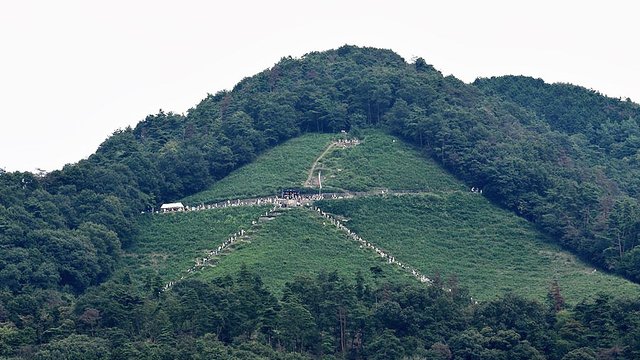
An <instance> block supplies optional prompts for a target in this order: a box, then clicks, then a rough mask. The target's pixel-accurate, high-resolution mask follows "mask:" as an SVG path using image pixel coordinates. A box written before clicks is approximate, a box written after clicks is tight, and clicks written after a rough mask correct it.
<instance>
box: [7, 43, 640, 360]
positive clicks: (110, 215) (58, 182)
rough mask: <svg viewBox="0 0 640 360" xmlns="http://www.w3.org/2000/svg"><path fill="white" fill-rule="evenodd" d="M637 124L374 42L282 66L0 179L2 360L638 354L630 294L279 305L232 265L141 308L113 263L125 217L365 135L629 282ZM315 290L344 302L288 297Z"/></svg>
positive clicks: (392, 294)
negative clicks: (318, 146)
mask: <svg viewBox="0 0 640 360" xmlns="http://www.w3.org/2000/svg"><path fill="white" fill-rule="evenodd" d="M639 114H640V106H638V105H637V104H634V103H632V102H630V101H620V100H617V99H611V98H607V97H605V96H602V95H600V94H598V93H596V92H594V91H591V90H587V89H584V88H580V87H576V86H571V85H565V84H555V85H549V84H545V83H544V82H543V81H541V80H535V79H531V78H525V77H502V78H491V79H479V80H477V81H476V82H475V83H474V84H465V83H463V82H461V81H459V80H457V79H456V78H454V77H452V76H447V77H444V76H442V74H441V73H440V72H438V71H437V70H436V69H434V68H433V67H432V66H430V65H428V64H427V63H426V61H425V60H423V59H416V60H415V61H414V62H412V63H407V62H406V61H405V60H404V59H402V58H401V57H400V56H398V55H397V54H395V53H393V52H391V51H388V50H379V49H371V48H358V47H353V46H344V47H341V48H339V49H336V50H331V51H326V52H322V53H310V54H307V55H305V56H304V57H302V58H300V59H293V58H283V59H282V60H281V61H280V62H278V63H277V64H275V65H274V66H273V67H272V68H271V69H268V70H265V71H263V72H261V73H259V74H257V75H255V76H252V77H250V78H246V79H244V80H242V81H240V82H239V83H238V84H237V85H236V86H235V87H234V88H233V90H231V91H221V92H218V93H216V94H214V95H208V96H207V97H206V98H205V99H204V100H202V101H201V102H200V103H199V104H198V105H197V106H196V107H195V108H192V109H190V110H189V111H188V114H187V115H186V116H184V115H178V114H173V113H165V112H162V111H160V112H159V113H158V114H155V115H150V116H148V117H147V118H146V119H144V121H141V122H140V123H139V124H138V125H137V126H136V127H135V128H127V129H122V130H118V131H116V132H115V133H114V134H113V135H112V136H111V137H109V138H108V139H107V140H106V141H105V142H104V143H103V144H102V145H100V147H99V148H98V150H97V151H96V153H95V154H93V155H91V156H90V157H89V158H88V159H85V160H81V161H80V162H78V163H76V164H70V165H67V166H65V167H64V168H63V169H62V170H58V171H53V172H51V173H42V174H32V173H22V172H14V173H9V172H4V171H0V247H1V251H0V356H7V357H11V356H24V357H32V356H35V357H36V358H50V357H54V356H56V357H61V356H62V357H64V356H68V357H69V358H74V357H73V356H74V355H73V354H74V352H75V354H76V355H77V354H78V353H82V352H91V351H92V352H93V354H94V357H95V358H109V357H113V358H139V357H142V354H152V353H154V352H155V353H156V354H157V355H158V357H160V355H161V354H166V355H164V356H167V357H168V358H172V357H176V353H175V352H176V351H178V352H183V353H184V354H190V355H184V357H185V358H188V357H192V358H204V357H209V356H210V354H212V352H217V351H220V352H224V353H225V354H227V355H225V356H228V357H229V358H234V357H240V358H242V357H247V358H252V357H266V358H272V357H277V356H281V357H285V358H286V357H288V356H291V357H292V358H295V357H296V356H298V355H299V356H301V357H303V356H321V355H325V354H326V355H335V356H337V357H343V356H344V357H352V358H359V357H367V358H375V356H377V354H382V353H383V352H382V351H383V350H382V349H380V350H379V351H378V350H375V349H376V346H380V347H382V344H384V348H385V349H384V350H385V351H386V350H388V351H391V349H394V350H393V351H394V353H393V354H388V355H386V356H385V357H384V358H394V357H396V358H397V357H401V356H417V357H426V358H428V357H435V356H436V354H437V356H442V357H443V358H450V357H451V356H453V357H454V358H518V357H520V358H535V357H536V356H544V357H547V358H552V359H556V358H558V359H560V358H563V357H565V358H567V359H571V358H588V357H589V356H591V357H594V358H595V357H600V358H637V357H638V355H639V353H638V351H640V344H639V343H638V340H637V339H639V338H640V336H639V335H638V334H639V331H640V329H639V327H638V324H639V323H640V321H638V311H639V307H640V303H639V302H638V301H635V302H633V301H623V300H617V299H608V298H606V297H602V298H600V299H599V300H598V301H596V302H595V303H584V304H581V305H580V306H577V307H576V308H574V309H570V311H567V310H562V306H560V305H561V304H560V303H561V301H559V299H561V296H560V294H559V292H558V291H555V292H553V291H552V292H551V297H552V298H554V299H555V302H554V304H555V305H554V306H551V307H550V306H547V305H545V304H537V303H533V302H528V301H527V300H524V299H519V298H516V297H513V296H509V295H505V297H503V298H502V299H501V300H499V301H496V302H492V303H489V304H482V305H481V306H474V305H473V304H469V303H466V302H462V300H460V299H457V298H456V296H455V294H441V293H438V291H437V290H436V289H435V288H434V289H432V290H430V291H425V290H417V289H398V288H394V286H393V285H391V284H390V285H389V288H384V289H369V290H367V291H365V290H364V288H363V286H362V284H361V285H357V284H356V285H350V283H349V282H347V281H344V280H342V279H333V278H331V276H329V275H326V276H325V277H322V278H319V279H307V280H306V281H307V282H308V283H305V282H301V281H302V280H296V281H293V279H292V282H291V284H290V285H289V287H288V288H287V289H286V291H285V292H284V293H285V295H284V296H283V297H282V298H280V299H277V298H275V297H274V295H272V294H269V293H268V292H265V290H264V289H262V288H261V286H260V281H259V279H258V278H256V277H255V276H249V275H247V274H246V273H242V274H239V275H238V278H237V279H226V280H225V281H221V282H218V283H215V284H205V283H197V284H196V283H191V282H185V283H184V284H179V286H177V287H176V288H175V289H174V290H172V291H170V292H169V293H167V294H163V295H162V296H160V297H159V296H158V292H157V288H156V287H157V281H155V280H154V279H148V281H146V282H145V283H144V284H138V283H135V282H132V281H131V280H130V279H129V280H127V276H126V274H121V273H119V272H118V264H119V261H120V256H121V252H122V249H123V248H126V247H128V246H131V239H132V232H133V231H134V227H133V221H135V218H136V216H138V214H140V212H141V211H149V210H151V209H153V208H155V207H157V206H158V205H159V204H161V203H162V202H165V201H171V200H176V199H179V198H181V197H184V196H187V195H191V194H194V193H196V192H198V191H201V190H203V189H205V188H207V187H208V186H210V185H211V184H213V183H215V182H216V181H218V180H219V179H221V178H223V177H225V176H226V175H227V174H229V173H230V172H231V171H232V170H234V169H236V168H238V167H240V166H242V165H243V164H247V163H249V162H251V161H252V160H253V159H255V157H256V156H257V155H258V154H260V153H262V152H263V151H265V150H266V149H269V148H271V147H273V146H275V145H278V144H280V143H282V142H283V141H285V140H287V139H290V138H292V137H295V136H297V135H299V134H301V133H305V132H339V131H341V130H349V131H351V132H352V133H353V134H355V135H357V133H358V131H359V130H360V129H363V128H367V127H376V128H381V129H384V130H385V131H388V132H390V133H393V134H396V135H399V136H401V137H402V138H404V139H405V140H407V141H409V142H411V143H413V144H415V145H416V146H417V147H419V148H421V149H423V150H424V152H425V156H431V157H433V158H434V159H436V160H437V161H438V162H439V163H440V164H441V165H442V166H443V167H445V168H446V169H447V170H449V171H450V172H452V173H453V174H455V175H456V176H458V177H459V178H460V179H462V180H464V181H465V182H466V183H467V184H468V185H469V186H474V187H478V188H481V189H483V191H484V194H485V195H486V196H487V197H488V198H489V199H491V200H492V201H493V202H495V203H496V204H499V205H500V206H503V207H505V208H508V209H511V210H513V211H514V212H516V213H518V214H519V215H521V216H523V217H525V218H527V219H529V220H531V221H533V222H534V223H535V224H537V225H538V226H539V227H540V228H541V229H543V230H544V231H545V232H546V233H548V234H550V235H551V236H552V237H553V238H554V239H556V240H557V241H558V242H559V243H560V244H561V245H562V246H564V247H565V248H567V249H570V250H571V251H573V252H574V253H576V254H578V255H580V256H581V257H582V258H583V259H585V260H587V261H589V262H591V263H592V264H594V265H596V266H599V267H601V268H602V269H604V270H607V271H611V272H614V273H617V274H620V275H622V276H625V277H626V278H628V279H630V280H633V281H636V282H640V246H638V245H640V239H639V238H638V233H639V231H640V216H638V215H639V214H640V207H639V205H638V200H637V199H638V191H640V187H639V186H640V184H639V183H638V179H640V176H638V175H640V174H639V172H638V166H639V161H638V160H639V159H640V155H639V154H640V153H638V149H639V145H640V127H639V124H638V121H639V120H640V117H639V116H638V115H639ZM327 282H329V283H331V282H333V283H331V284H327ZM324 286H337V287H342V288H344V289H343V290H344V291H342V292H344V297H345V298H339V299H336V298H334V299H329V300H326V303H324V304H316V301H318V300H319V299H321V297H318V298H309V297H308V296H309V295H305V294H306V292H310V293H312V290H313V288H322V287H324ZM305 287H310V288H309V289H307V288H305ZM351 287H352V288H351ZM556 290H557V289H556ZM327 296H330V292H328V290H327ZM336 296H337V295H336ZM341 296H342V295H341ZM211 299H217V300H216V303H215V306H214V305H213V304H209V303H207V301H212V300H211ZM243 301H254V302H255V303H252V304H251V305H250V306H248V305H247V304H244V303H243ZM336 301H343V303H339V304H336V303H335V302H336ZM332 302H334V303H332ZM219 304H223V305H220V306H221V307H220V308H217V307H216V306H218V305H219ZM314 304H315V305H314ZM243 307H246V308H243ZM205 308H206V309H207V311H210V314H208V315H202V311H204V310H203V309H205ZM551 308H553V311H552V310H550V309H551ZM507 310H508V311H507ZM336 314H337V315H336ZM340 314H343V315H344V314H349V316H346V315H344V318H340V316H341V315H340ZM507 314H510V315H509V316H507ZM233 316H238V317H240V318H237V319H236V318H233ZM336 316H338V319H337V320H336ZM283 317H284V318H285V319H286V317H291V318H295V319H296V321H299V322H301V323H299V324H298V325H294V324H296V322H295V321H293V320H292V321H288V320H282V319H283ZM278 319H280V320H278ZM345 319H348V321H347V320H345ZM358 319H359V320H358ZM205 320H206V323H199V322H200V321H205ZM330 320H331V321H330ZM278 321H280V322H278ZM336 321H337V324H338V325H337V327H336ZM282 325H287V326H288V325H291V326H300V329H305V331H298V330H296V329H295V328H294V329H291V328H289V329H286V326H285V327H284V328H283V327H282ZM336 331H337V332H336ZM634 335H635V336H634ZM376 344H377V345H376ZM393 344H395V345H397V346H394V345H393ZM125 349H126V350H125ZM465 349H466V350H465ZM63 354H67V355H63ZM172 354H173V355H172ZM295 354H297V355H295ZM154 356H155V355H154ZM181 357H182V356H181ZM84 358H88V357H86V356H85V357H84Z"/></svg>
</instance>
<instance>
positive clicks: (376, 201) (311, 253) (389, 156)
mask: <svg viewBox="0 0 640 360" xmlns="http://www.w3.org/2000/svg"><path fill="white" fill-rule="evenodd" d="M334 136H335V135H334ZM334 136H332V135H326V134H325V135H305V136H302V137H300V138H296V139H294V140H291V141H289V142H287V143H285V144H283V145H281V146H279V147H277V148H275V149H273V150H271V151H269V152H267V153H265V154H264V155H263V156H261V157H260V158H258V159H257V161H256V162H254V163H252V164H250V165H247V166H245V167H243V168H241V169H239V170H238V171H236V172H234V173H232V174H231V175H230V176H229V177H227V178H225V179H224V180H222V181H220V182H218V183H217V184H215V185H214V186H213V187H211V188H210V189H209V190H207V191H205V192H202V193H200V194H197V195H195V196H192V197H190V198H187V199H185V201H186V202H188V203H199V202H209V201H213V200H221V199H226V198H238V197H254V196H260V195H270V194H272V193H273V192H275V191H277V190H278V189H281V188H283V187H289V186H297V187H299V186H300V185H301V184H302V183H304V181H305V179H306V177H307V176H308V172H309V170H310V169H311V167H312V166H313V163H314V161H315V160H316V159H317V158H318V157H319V155H320V154H322V153H323V151H324V150H325V149H326V148H327V146H328V145H329V144H330V143H331V142H332V141H333V139H334ZM316 168H319V169H322V172H323V176H324V177H325V180H324V181H323V184H324V185H325V187H332V188H334V189H343V190H352V191H362V190H370V189H374V188H389V189H393V190H419V191H421V192H424V193H425V194H423V195H415V194H414V195H404V196H401V197H398V196H389V197H366V198H357V199H352V200H326V201H323V202H321V206H322V207H323V209H324V210H326V211H330V212H332V213H334V214H336V215H338V216H341V217H344V218H345V219H347V220H348V222H347V226H348V227H349V228H351V229H352V230H355V231H356V232H357V233H358V234H360V235H361V236H362V237H364V238H365V239H366V240H368V241H371V242H373V243H374V244H376V245H378V246H380V247H382V248H384V249H386V250H388V251H389V252H391V254H393V255H395V256H396V258H397V259H398V260H400V261H402V262H404V263H406V264H408V265H410V266H413V267H416V268H418V269H419V270H420V271H421V272H423V273H424V274H427V275H432V274H435V273H441V274H442V275H443V276H444V277H449V276H451V275H456V276H458V278H459V280H460V283H461V284H462V285H463V286H465V287H467V288H469V289H470V291H471V294H472V296H474V297H475V298H478V299H485V300H486V299H490V298H494V297H496V296H497V295H500V294H503V293H505V292H507V291H513V292H516V293H519V294H523V295H526V296H528V297H532V298H536V299H539V300H540V299H544V298H545V296H546V294H547V291H548V289H549V285H550V283H551V282H552V281H553V280H554V279H557V280H558V281H559V284H560V286H561V288H562V293H563V295H564V296H565V298H566V300H567V301H568V302H570V303H576V302H578V301H580V300H582V299H584V298H588V297H591V296H592V295H594V294H595V293H597V292H607V293H612V294H621V295H633V296H638V295H640V288H639V287H638V286H637V285H634V284H632V283H630V282H628V281H625V280H622V279H619V278H617V277H613V276H610V275H606V274H603V273H601V272H600V271H596V272H594V271H593V268H592V267H590V266H587V265H585V264H584V263H582V262H580V261H579V260H577V259H576V258H575V257H574V256H572V255H570V254H569V253H567V252H564V251H561V250H560V249H559V248H557V247H556V246H554V245H551V244H550V241H549V239H548V238H546V237H545V236H543V235H542V234H541V233H540V232H538V231H537V230H536V229H535V228H534V227H533V226H532V225H531V224H530V223H528V222H526V221H524V220H523V219H521V218H519V217H517V216H515V215H513V214H512V213H510V212H508V211H505V210H502V209H500V208H497V207H495V206H493V205H492V204H491V203H490V202H489V201H487V200H486V199H485V198H484V197H482V196H480V195H478V194H473V193H470V192H469V191H468V190H467V189H466V186H465V185H464V184H462V183H461V182H459V181H457V180H455V179H454V178H453V177H452V176H451V175H449V174H447V173H446V172H444V171H443V170H442V169H441V168H440V167H439V166H437V165H436V164H435V163H434V162H433V161H431V160H429V159H425V158H423V155H422V154H420V153H419V152H418V151H416V150H415V149H414V148H413V147H411V146H410V145H407V144H405V143H404V142H402V141H400V140H398V139H397V138H395V137H392V136H389V135H385V134H382V133H380V132H367V133H365V136H364V137H363V141H362V143H361V144H360V145H357V146H355V147H350V148H345V149H341V148H338V147H334V148H333V149H332V150H331V151H329V152H327V153H326V154H325V156H323V157H322V158H321V159H320V160H319V161H318V165H317V167H316ZM261 212H264V209H257V208H232V209H226V210H214V211H205V212H200V213H188V214H174V215H168V216H167V215H165V216H154V217H153V218H148V217H147V218H143V219H142V220H141V222H140V223H139V224H138V227H139V232H140V234H139V235H138V239H137V241H136V243H137V247H136V248H134V249H133V250H132V252H133V254H130V255H129V257H128V258H129V261H130V262H131V264H132V266H136V265H137V266H138V267H139V268H142V269H144V270H145V271H149V270H152V271H156V270H157V271H158V272H159V274H160V275H161V276H162V277H163V279H175V278H176V277H177V275H179V274H180V271H184V270H185V269H187V268H188V267H190V266H191V265H192V264H193V260H194V259H195V257H196V256H198V255H199V254H201V252H202V249H205V248H210V247H211V244H212V243H215V244H217V243H219V242H221V241H223V240H224V239H225V238H226V236H228V235H229V234H231V233H233V232H235V231H237V230H238V229H240V228H242V227H243V228H245V229H246V228H247V227H248V225H249V224H251V221H252V220H255V219H256V218H257V217H258V216H259V214H260V213H261ZM322 222H323V220H322V219H320V218H317V217H316V216H315V215H314V214H313V213H311V212H309V211H307V210H303V209H294V210H290V211H285V212H284V213H283V214H282V215H281V216H278V217H276V218H275V219H274V220H271V221H267V222H264V223H261V224H260V225H259V227H257V228H256V229H254V230H256V231H255V232H253V233H252V234H251V238H250V240H249V241H248V242H243V243H240V244H238V245H237V246H235V249H234V250H233V251H232V252H230V253H228V254H225V255H224V256H222V258H221V260H220V261H219V262H218V264H217V266H216V267H215V268H206V270H204V271H202V272H199V273H197V274H196V276H199V277H203V278H205V279H210V278H214V277H218V276H222V275H225V274H232V273H234V272H236V271H237V270H239V269H240V267H241V266H242V264H246V265H247V266H249V267H250V268H253V269H256V270H257V271H259V272H260V274H261V275H262V277H263V280H264V282H265V283H266V284H267V285H268V286H269V287H270V288H271V289H272V290H273V291H276V292H278V291H280V290H281V288H282V285H283V284H284V283H285V282H287V281H290V280H291V279H293V277H294V276H297V275H310V274H316V273H318V272H320V271H323V270H326V271H332V270H336V271H338V272H339V273H340V274H342V275H345V276H347V277H348V278H353V276H354V274H355V273H357V272H358V271H360V272H362V273H363V275H364V276H365V277H366V278H367V279H368V280H369V281H374V282H382V281H391V280H392V281H415V280H414V279H412V278H411V277H410V276H408V275H406V274H402V273H400V272H398V271H397V270H396V269H395V268H394V267H391V266H387V264H385V263H384V262H381V261H380V260H379V258H377V257H376V256H374V254H372V253H369V252H367V251H365V250H362V249H360V248H359V247H358V245H357V244H355V243H354V242H352V241H350V240H347V239H346V237H345V236H344V235H343V234H342V233H339V232H337V231H336V230H335V228H333V227H331V226H327V225H324V226H323V224H322ZM372 269H373V271H372ZM380 269H381V270H382V272H380V271H379V270H380Z"/></svg>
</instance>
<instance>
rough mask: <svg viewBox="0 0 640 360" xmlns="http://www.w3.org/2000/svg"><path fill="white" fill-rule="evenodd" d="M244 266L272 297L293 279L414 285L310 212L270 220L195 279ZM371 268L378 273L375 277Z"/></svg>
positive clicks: (294, 211) (293, 212) (297, 210)
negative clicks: (335, 277)
mask: <svg viewBox="0 0 640 360" xmlns="http://www.w3.org/2000/svg"><path fill="white" fill-rule="evenodd" d="M323 222H324V225H323ZM243 264H245V265H246V266H247V267H248V268H249V269H251V270H253V271H256V272H258V273H259V274H260V276H261V277H262V280H263V281H264V283H265V285H266V286H267V287H268V288H270V289H271V290H272V291H274V292H276V293H279V292H280V291H281V290H282V289H283V287H284V284H285V283H286V282H289V281H292V280H293V279H294V278H295V277H296V276H299V275H300V276H314V275H316V274H318V273H320V272H321V271H327V272H331V271H334V270H335V271H337V273H338V274H339V275H342V276H344V277H345V278H347V279H354V278H355V276H356V273H357V272H358V271H360V272H361V273H362V275H363V276H364V278H365V280H367V281H368V282H369V283H383V282H390V281H393V282H409V281H410V282H414V283H417V280H416V279H415V278H413V277H411V276H410V275H409V274H406V273H402V272H400V271H399V270H398V269H397V268H396V267H394V266H390V265H388V264H386V263H385V262H384V261H382V260H381V258H380V257H377V256H376V255H375V253H373V252H371V251H368V250H366V249H361V248H360V247H359V245H358V243H356V242H355V241H353V240H350V239H348V238H347V236H346V235H345V234H344V233H342V232H340V231H338V230H337V229H336V228H335V227H334V226H332V225H331V224H329V222H327V221H326V220H323V219H322V218H321V217H318V216H316V215H314V213H313V212H312V211H311V210H306V209H301V208H294V209H290V210H287V211H284V212H283V214H282V215H280V216H278V217H276V218H275V219H273V220H270V221H265V222H264V223H263V225H262V228H261V229H260V230H259V231H257V232H256V233H255V234H254V235H253V236H252V238H251V239H250V242H247V243H244V244H241V245H239V246H238V247H237V248H236V249H235V250H234V251H232V252H230V253H229V254H228V255H226V256H224V257H222V259H221V260H220V261H219V262H218V264H217V266H216V267H214V268H207V269H206V270H202V271H201V272H199V276H200V277H202V278H204V279H210V278H215V277H220V276H224V275H227V274H234V273H236V272H237V271H239V270H240V268H241V267H242V265H243ZM372 267H373V268H374V270H375V269H376V268H378V269H379V270H381V271H382V272H381V273H379V274H374V273H373V272H372V271H371V268H372Z"/></svg>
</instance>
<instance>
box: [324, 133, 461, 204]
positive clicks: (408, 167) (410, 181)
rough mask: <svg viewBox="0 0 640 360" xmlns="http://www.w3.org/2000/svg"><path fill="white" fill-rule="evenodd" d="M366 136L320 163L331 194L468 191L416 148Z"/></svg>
mask: <svg viewBox="0 0 640 360" xmlns="http://www.w3.org/2000/svg"><path fill="white" fill-rule="evenodd" d="M365 134H366V135H365V136H364V138H363V141H362V142H361V143H360V144H359V145H357V146H353V147H347V148H341V147H334V148H333V149H332V150H331V151H330V152H329V153H328V154H326V155H325V156H324V157H323V158H322V159H321V160H320V162H319V164H318V166H317V167H316V168H317V169H319V170H321V171H322V186H323V188H326V189H327V191H330V190H331V189H341V190H347V191H367V190H372V189H380V188H386V189H392V190H417V191H426V192H431V191H454V190H465V189H466V186H465V185H464V184H463V183H461V182H460V181H458V180H456V179H455V178H454V177H453V176H451V175H449V174H448V173H447V172H445V171H444V170H442V168H441V167H440V166H439V165H438V164H436V163H435V162H434V161H433V160H431V159H430V158H428V157H426V156H425V155H424V154H421V153H420V152H419V151H418V150H417V149H416V148H415V147H413V146H411V145H409V144H407V143H405V142H403V141H401V140H400V139H398V138H396V137H394V136H391V135H387V134H384V133H382V132H379V131H370V132H366V133H365ZM316 176H317V173H316Z"/></svg>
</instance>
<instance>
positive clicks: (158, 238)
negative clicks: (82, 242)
mask: <svg viewBox="0 0 640 360" xmlns="http://www.w3.org/2000/svg"><path fill="white" fill-rule="evenodd" d="M267 209H268V207H264V206H260V207H237V208H236V207H231V208H225V209H215V210H206V211H195V212H184V213H174V214H157V215H147V216H143V217H141V218H140V219H139V221H138V224H137V227H138V233H137V235H136V237H135V239H134V246H133V247H132V248H130V249H127V251H126V252H125V256H124V261H125V263H126V268H127V269H129V271H130V272H131V273H132V274H133V275H138V276H140V277H141V278H144V276H146V275H147V274H155V273H157V274H158V275H160V278H161V279H162V280H163V281H165V282H166V281H169V280H175V279H176V278H179V277H180V275H184V271H185V270H186V269H188V268H190V267H191V266H193V264H194V260H195V259H196V257H202V256H203V254H204V253H203V251H204V250H206V249H212V248H214V247H216V246H218V245H219V244H220V243H222V242H223V241H224V240H226V239H227V238H228V236H229V235H230V234H233V233H235V232H237V231H239V230H240V229H248V228H249V227H250V226H251V222H252V221H253V220H256V219H257V218H258V217H259V216H260V214H261V213H264V212H265V211H266V210H267Z"/></svg>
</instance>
